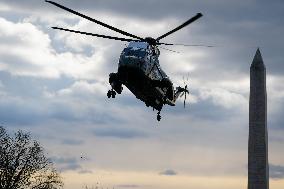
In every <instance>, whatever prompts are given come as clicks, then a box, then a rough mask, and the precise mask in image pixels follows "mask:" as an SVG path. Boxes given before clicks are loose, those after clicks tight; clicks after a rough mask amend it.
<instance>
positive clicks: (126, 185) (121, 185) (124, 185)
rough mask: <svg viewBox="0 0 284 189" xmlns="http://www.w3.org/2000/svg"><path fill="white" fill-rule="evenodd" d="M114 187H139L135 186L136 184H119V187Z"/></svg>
mask: <svg viewBox="0 0 284 189" xmlns="http://www.w3.org/2000/svg"><path fill="white" fill-rule="evenodd" d="M116 187H118V188H139V187H141V186H140V185H136V184H120V185H116Z"/></svg>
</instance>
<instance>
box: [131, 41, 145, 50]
mask: <svg viewBox="0 0 284 189" xmlns="http://www.w3.org/2000/svg"><path fill="white" fill-rule="evenodd" d="M147 47H148V43H147V42H143V41H131V42H130V43H129V44H128V48H137V49H147Z"/></svg>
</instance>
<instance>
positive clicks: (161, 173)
mask: <svg viewBox="0 0 284 189" xmlns="http://www.w3.org/2000/svg"><path fill="white" fill-rule="evenodd" d="M159 174H160V175H167V176H173V175H177V173H176V172H175V171H174V170H172V169H168V170H165V171H162V172H160V173H159Z"/></svg>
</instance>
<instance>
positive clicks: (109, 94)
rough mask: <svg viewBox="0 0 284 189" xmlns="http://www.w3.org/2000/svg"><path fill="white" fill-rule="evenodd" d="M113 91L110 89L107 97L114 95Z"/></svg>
mask: <svg viewBox="0 0 284 189" xmlns="http://www.w3.org/2000/svg"><path fill="white" fill-rule="evenodd" d="M111 93H112V91H111V90H109V91H108V92H107V97H108V98H110V97H111V96H112V95H111Z"/></svg>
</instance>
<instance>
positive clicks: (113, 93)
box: [111, 90, 116, 98]
mask: <svg viewBox="0 0 284 189" xmlns="http://www.w3.org/2000/svg"><path fill="white" fill-rule="evenodd" d="M115 95H116V92H115V91H113V90H112V91H111V97H112V98H115Z"/></svg>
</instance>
